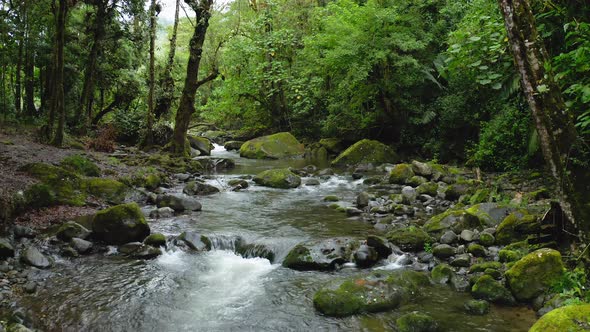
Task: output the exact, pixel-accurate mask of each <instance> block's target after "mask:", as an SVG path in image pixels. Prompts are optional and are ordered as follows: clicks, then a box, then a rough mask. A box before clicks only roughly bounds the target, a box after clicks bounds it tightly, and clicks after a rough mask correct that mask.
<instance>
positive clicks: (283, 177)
mask: <svg viewBox="0 0 590 332" xmlns="http://www.w3.org/2000/svg"><path fill="white" fill-rule="evenodd" d="M254 182H255V183H256V184H259V185H261V186H265V187H272V188H280V189H289V188H297V187H299V186H300V185H301V178H300V177H299V176H297V175H296V174H295V173H293V172H291V171H290V170H288V169H286V168H282V169H271V170H267V171H264V172H261V173H259V174H258V175H256V177H255V178H254Z"/></svg>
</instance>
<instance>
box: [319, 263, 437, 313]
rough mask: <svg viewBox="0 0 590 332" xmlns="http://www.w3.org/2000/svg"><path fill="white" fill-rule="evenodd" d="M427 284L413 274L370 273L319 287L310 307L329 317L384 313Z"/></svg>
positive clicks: (416, 273) (409, 272)
mask: <svg viewBox="0 0 590 332" xmlns="http://www.w3.org/2000/svg"><path fill="white" fill-rule="evenodd" d="M428 284H429V281H428V277H427V276H426V275H425V274H423V273H420V272H416V271H394V272H373V273H371V274H369V275H366V276H364V277H361V278H357V277H355V278H348V279H344V280H343V281H339V282H335V283H334V284H333V285H329V286H326V287H323V288H321V289H320V290H319V291H317V292H316V293H315V295H314V297H313V304H314V307H315V308H316V309H317V310H318V311H319V312H321V313H322V314H324V315H326V316H332V317H346V316H351V315H355V314H360V313H371V312H382V311H388V310H392V309H395V308H397V307H399V306H400V305H402V304H404V303H407V302H409V301H410V300H411V299H413V298H414V297H415V296H416V294H417V293H419V292H420V290H421V289H422V288H423V287H426V286H427V285H428Z"/></svg>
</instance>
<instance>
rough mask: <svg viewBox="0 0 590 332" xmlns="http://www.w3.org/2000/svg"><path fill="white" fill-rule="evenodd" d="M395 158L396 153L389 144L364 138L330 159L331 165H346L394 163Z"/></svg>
mask: <svg viewBox="0 0 590 332" xmlns="http://www.w3.org/2000/svg"><path fill="white" fill-rule="evenodd" d="M397 159H398V157H397V154H396V153H395V151H393V149H392V148H390V147H389V146H387V145H385V144H383V143H381V142H378V141H372V140H368V139H364V140H361V141H358V142H356V143H355V144H353V145H352V146H351V147H349V148H348V149H346V150H345V151H344V152H342V153H341V154H340V155H339V156H338V157H337V158H336V159H334V161H332V166H333V167H346V166H353V165H358V164H362V163H373V164H383V163H394V162H396V161H397Z"/></svg>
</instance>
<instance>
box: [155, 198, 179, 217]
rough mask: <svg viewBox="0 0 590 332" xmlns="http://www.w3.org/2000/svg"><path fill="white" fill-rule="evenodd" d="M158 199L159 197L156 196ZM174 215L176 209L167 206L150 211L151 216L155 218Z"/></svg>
mask: <svg viewBox="0 0 590 332" xmlns="http://www.w3.org/2000/svg"><path fill="white" fill-rule="evenodd" d="M156 200H157V198H156ZM173 216H174V210H173V209H172V208H169V207H167V206H165V207H161V208H158V209H155V210H153V211H151V212H150V218H153V219H161V218H171V217H173Z"/></svg>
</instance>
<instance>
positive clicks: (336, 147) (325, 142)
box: [319, 138, 345, 155]
mask: <svg viewBox="0 0 590 332" xmlns="http://www.w3.org/2000/svg"><path fill="white" fill-rule="evenodd" d="M319 144H320V146H322V147H323V148H324V149H326V151H328V153H329V154H331V155H338V154H340V153H341V152H342V151H344V148H345V145H344V143H343V142H342V140H341V139H339V138H322V139H320V142H319Z"/></svg>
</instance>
